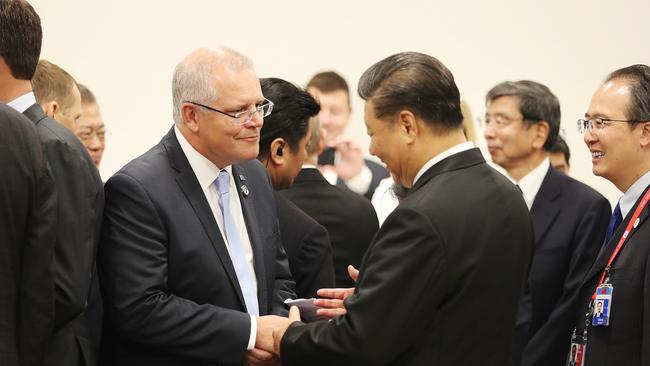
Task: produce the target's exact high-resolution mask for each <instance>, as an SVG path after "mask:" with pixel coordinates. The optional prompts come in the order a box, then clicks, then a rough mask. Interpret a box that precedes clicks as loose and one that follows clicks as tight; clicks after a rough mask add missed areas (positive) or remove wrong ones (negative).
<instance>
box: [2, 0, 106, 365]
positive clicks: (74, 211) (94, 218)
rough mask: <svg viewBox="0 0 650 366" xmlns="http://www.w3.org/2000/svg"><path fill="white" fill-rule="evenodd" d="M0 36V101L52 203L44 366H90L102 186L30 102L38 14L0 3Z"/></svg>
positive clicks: (66, 135)
mask: <svg viewBox="0 0 650 366" xmlns="http://www.w3.org/2000/svg"><path fill="white" fill-rule="evenodd" d="M0 34H2V37H0V40H1V41H0V42H2V44H0V56H2V57H1V58H0V80H1V81H0V101H3V102H7V104H9V105H10V106H11V107H13V108H14V109H16V110H18V111H19V112H22V113H23V114H24V115H25V116H27V117H28V118H29V119H30V120H32V122H33V123H34V124H35V125H36V129H37V131H38V134H39V137H40V140H41V143H42V145H43V149H44V153H45V156H46V157H47V160H48V163H49V165H50V168H51V171H52V175H53V177H54V183H55V190H56V196H57V207H56V211H57V224H56V246H55V252H54V261H55V275H54V278H55V295H56V312H55V318H54V334H53V335H52V337H51V339H50V343H49V347H48V351H47V353H46V356H45V360H44V364H45V365H73V366H74V365H83V364H86V365H93V364H94V363H95V350H94V347H93V346H92V343H91V341H90V337H89V333H88V324H87V321H86V319H85V317H84V309H85V307H86V300H87V298H88V289H89V287H90V278H91V273H92V269H93V264H94V260H95V253H96V249H97V243H98V242H99V229H100V226H101V217H102V210H103V204H104V194H103V189H102V182H101V179H100V178H99V173H98V172H97V169H96V168H95V166H94V164H93V162H92V160H91V159H90V156H89V155H88V153H87V152H86V149H85V148H84V147H83V145H82V144H81V142H79V140H78V139H77V138H76V137H75V136H74V135H73V134H72V132H70V131H69V130H68V129H66V128H65V127H64V126H63V125H61V124H59V123H58V122H56V121H55V120H53V119H52V118H49V117H47V116H46V115H45V114H44V113H43V109H42V108H41V106H40V105H39V104H38V103H36V99H35V97H34V93H33V92H32V85H31V82H30V79H31V77H32V76H33V75H34V71H35V69H36V65H37V63H38V58H39V54H40V49H41V39H42V31H41V25H40V19H39V17H38V14H36V12H35V11H34V9H33V8H32V7H31V6H30V5H29V4H28V3H27V2H25V1H9V0H0ZM70 88H76V85H73V84H70Z"/></svg>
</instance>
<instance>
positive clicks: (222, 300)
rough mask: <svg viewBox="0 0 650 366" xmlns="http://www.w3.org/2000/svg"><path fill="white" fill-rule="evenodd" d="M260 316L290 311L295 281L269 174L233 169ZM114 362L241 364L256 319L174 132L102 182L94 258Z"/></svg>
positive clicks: (106, 347)
mask: <svg viewBox="0 0 650 366" xmlns="http://www.w3.org/2000/svg"><path fill="white" fill-rule="evenodd" d="M232 172H233V174H232V175H233V177H234V178H235V181H236V184H237V186H238V187H239V186H242V185H246V186H247V187H248V191H249V194H248V195H243V194H242V192H241V190H240V191H239V192H238V193H239V197H240V200H241V204H242V210H243V213H244V218H245V221H246V227H247V230H248V234H249V237H250V241H251V245H252V249H253V255H254V266H255V274H256V277H257V285H258V292H257V296H258V301H259V311H260V315H265V314H280V315H283V314H287V309H286V307H285V305H284V303H283V301H284V300H285V299H286V298H288V297H292V296H293V295H294V294H293V289H294V283H293V281H292V280H291V276H290V273H289V269H288V265H287V259H286V254H285V252H284V250H283V249H282V244H281V242H280V233H279V228H278V220H277V213H276V212H277V209H276V205H275V200H274V199H273V190H272V188H271V185H270V180H269V177H268V175H267V173H266V169H264V167H263V166H262V165H261V164H260V163H259V161H257V160H253V161H248V162H244V163H241V164H238V165H233V170H232ZM98 269H99V275H100V276H99V279H100V283H101V286H102V290H103V295H104V305H105V311H106V315H107V321H106V322H105V323H104V329H105V332H104V337H103V339H102V354H101V359H102V362H103V363H104V364H110V365H158V366H163V365H205V364H219V365H239V364H241V363H242V360H243V357H244V353H245V352H246V346H247V344H248V338H249V334H250V321H251V319H250V316H249V315H248V314H247V313H246V308H245V305H244V299H243V296H242V293H241V289H240V287H239V282H238V281H237V276H236V274H235V269H234V267H233V264H232V261H231V259H230V255H229V254H228V249H227V247H226V244H225V243H224V241H223V237H222V235H221V232H220V231H219V227H218V225H217V221H216V220H215V218H214V216H213V214H212V211H211V210H210V206H209V205H208V201H207V199H206V197H205V195H204V193H203V191H202V189H201V187H200V185H199V182H198V180H197V179H196V176H195V174H194V171H193V170H192V168H191V166H190V164H189V162H188V161H187V158H186V157H185V154H184V153H183V150H182V149H181V147H180V145H179V143H178V140H177V138H176V135H175V133H174V129H173V128H172V129H171V130H170V132H169V133H168V134H167V135H166V136H165V137H164V138H163V139H162V140H161V142H160V143H159V144H158V145H156V146H155V147H153V148H152V149H151V150H149V151H148V152H147V153H145V154H144V155H142V156H140V157H139V158H137V159H135V160H133V161H131V162H130V163H129V164H127V165H126V166H125V167H123V168H122V169H121V170H120V171H119V172H117V173H116V174H115V175H114V176H113V177H111V178H110V179H109V180H108V182H106V213H105V218H104V227H103V229H102V243H101V246H100V253H99V258H98Z"/></svg>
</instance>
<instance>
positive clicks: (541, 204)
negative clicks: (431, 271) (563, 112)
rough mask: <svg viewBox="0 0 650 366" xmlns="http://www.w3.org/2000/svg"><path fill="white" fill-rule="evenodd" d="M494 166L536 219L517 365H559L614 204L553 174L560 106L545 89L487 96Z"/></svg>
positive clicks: (522, 84)
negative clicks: (552, 155) (582, 285)
mask: <svg viewBox="0 0 650 366" xmlns="http://www.w3.org/2000/svg"><path fill="white" fill-rule="evenodd" d="M486 102H487V113H486V115H485V128H484V130H483V131H484V134H485V139H486V141H487V145H488V150H489V151H490V155H492V160H493V161H494V162H495V163H496V164H498V165H500V166H501V167H503V168H504V169H505V170H506V171H507V172H508V176H509V177H510V179H511V180H512V181H513V182H514V183H517V185H518V186H519V189H521V192H522V194H523V197H524V199H525V200H526V204H527V205H528V208H529V209H530V214H531V216H532V218H533V228H534V231H535V252H534V256H533V263H532V265H531V268H530V274H529V275H528V281H527V282H526V286H525V287H524V290H523V295H522V298H521V301H520V303H519V311H518V314H517V322H516V323H515V337H514V341H513V361H514V364H515V365H526V366H533V365H538V366H546V365H560V364H562V363H563V362H564V360H565V358H566V352H567V349H568V347H569V341H570V337H571V329H572V326H573V314H574V313H575V311H576V309H577V305H578V303H577V295H578V293H577V290H578V288H579V286H580V283H581V281H582V279H583V278H584V276H585V275H586V274H587V271H588V270H589V268H590V266H591V265H592V264H593V262H594V260H595V259H596V255H597V254H598V250H599V249H600V247H601V245H602V243H603V238H604V237H605V228H606V227H607V220H608V219H609V215H610V212H611V211H610V206H609V202H608V201H607V200H606V199H605V197H603V196H602V195H601V194H600V193H598V192H596V191H595V190H593V189H592V188H590V187H588V186H587V185H585V184H583V183H581V182H579V181H577V180H575V179H573V178H571V177H569V176H567V175H565V174H562V173H560V172H558V171H557V170H555V168H553V167H552V166H551V164H550V162H549V152H550V150H551V148H552V147H553V145H554V144H555V142H556V140H557V138H558V137H559V136H558V132H559V130H560V103H559V101H558V99H557V97H555V95H553V93H551V91H550V90H549V89H548V88H547V87H546V86H544V85H542V84H540V83H537V82H534V81H529V80H521V81H514V82H512V81H506V82H503V83H500V84H498V85H496V86H495V87H494V88H492V89H491V90H490V91H489V92H488V94H487V97H486Z"/></svg>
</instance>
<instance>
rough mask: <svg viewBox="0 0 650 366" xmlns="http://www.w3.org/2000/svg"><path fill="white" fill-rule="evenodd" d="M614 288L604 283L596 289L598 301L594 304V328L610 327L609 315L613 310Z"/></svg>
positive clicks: (592, 321) (592, 323)
mask: <svg viewBox="0 0 650 366" xmlns="http://www.w3.org/2000/svg"><path fill="white" fill-rule="evenodd" d="M613 291H614V287H612V285H611V284H609V283H604V284H602V285H600V286H598V288H597V289H596V299H594V303H593V311H594V313H593V317H592V320H591V325H593V326H594V327H606V326H609V314H610V312H611V310H612V292H613Z"/></svg>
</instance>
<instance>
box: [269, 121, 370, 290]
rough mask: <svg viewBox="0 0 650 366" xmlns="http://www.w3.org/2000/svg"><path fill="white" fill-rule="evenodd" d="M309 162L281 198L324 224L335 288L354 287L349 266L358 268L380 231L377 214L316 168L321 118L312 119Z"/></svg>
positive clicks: (364, 202)
mask: <svg viewBox="0 0 650 366" xmlns="http://www.w3.org/2000/svg"><path fill="white" fill-rule="evenodd" d="M310 124H311V127H310V130H311V141H310V143H309V144H308V145H307V159H305V165H304V166H303V167H302V169H301V170H300V172H299V173H298V175H297V176H296V178H295V179H294V181H293V185H292V186H291V187H290V188H289V189H285V190H283V191H280V192H279V193H280V195H282V196H284V197H286V198H287V199H289V200H290V201H291V202H293V203H294V204H296V206H298V207H300V209H301V210H303V211H304V212H305V213H307V214H308V215H309V216H311V217H313V218H314V219H315V220H316V221H317V222H318V223H319V224H321V225H323V226H324V227H325V228H326V229H327V232H328V233H329V237H330V243H331V244H332V253H333V262H334V278H335V283H336V287H353V286H354V281H353V280H352V279H351V278H350V276H349V275H348V270H347V268H348V266H350V265H352V266H354V267H356V268H359V265H360V264H361V258H362V257H363V255H364V253H365V252H366V250H367V249H368V246H369V245H370V241H371V240H372V238H373V236H375V233H376V232H377V229H379V223H378V221H377V213H376V212H375V210H374V208H373V207H372V204H371V203H370V201H368V200H367V199H365V198H363V197H361V196H359V195H358V194H356V193H354V192H351V191H350V190H348V189H346V188H340V187H337V186H333V185H331V184H329V183H328V182H327V180H325V178H323V176H322V175H321V173H320V172H319V171H318V169H317V168H316V161H317V160H318V155H319V154H320V152H322V151H323V145H324V141H323V138H322V134H321V129H320V125H319V121H318V119H312V121H311V122H310Z"/></svg>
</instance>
